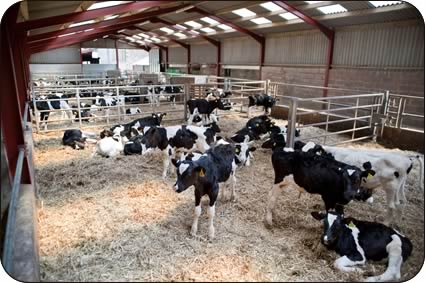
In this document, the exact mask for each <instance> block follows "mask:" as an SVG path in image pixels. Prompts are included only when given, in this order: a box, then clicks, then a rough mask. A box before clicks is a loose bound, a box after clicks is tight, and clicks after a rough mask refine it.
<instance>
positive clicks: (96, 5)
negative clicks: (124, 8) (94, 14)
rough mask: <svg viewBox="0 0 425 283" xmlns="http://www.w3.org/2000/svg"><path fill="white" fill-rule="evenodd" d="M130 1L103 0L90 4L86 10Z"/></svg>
mask: <svg viewBox="0 0 425 283" xmlns="http://www.w3.org/2000/svg"><path fill="white" fill-rule="evenodd" d="M128 2H131V1H103V2H97V3H94V4H92V5H91V6H90V7H89V8H88V9H87V10H94V9H99V8H106V7H111V6H116V5H120V4H124V3H128Z"/></svg>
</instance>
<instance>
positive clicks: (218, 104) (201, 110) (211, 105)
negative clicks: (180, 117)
mask: <svg viewBox="0 0 425 283" xmlns="http://www.w3.org/2000/svg"><path fill="white" fill-rule="evenodd" d="M186 104H187V107H188V110H189V114H190V116H189V119H188V121H187V123H188V124H189V125H191V124H192V123H193V120H194V117H195V116H197V115H200V116H201V117H202V121H203V123H204V124H209V123H211V122H215V123H218V120H217V117H215V115H213V114H211V113H212V112H213V111H214V110H215V109H216V108H218V109H221V110H229V109H230V108H229V107H227V106H226V105H225V104H224V103H223V101H222V99H220V98H219V99H215V100H211V101H208V100H206V99H190V100H189V101H187V102H186Z"/></svg>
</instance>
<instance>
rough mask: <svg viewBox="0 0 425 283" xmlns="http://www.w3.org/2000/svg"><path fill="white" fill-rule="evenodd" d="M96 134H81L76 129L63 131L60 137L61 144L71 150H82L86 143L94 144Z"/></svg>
mask: <svg viewBox="0 0 425 283" xmlns="http://www.w3.org/2000/svg"><path fill="white" fill-rule="evenodd" d="M95 135H96V134H94V133H89V132H81V131H80V130H78V129H71V130H65V132H64V133H63V137H62V144H63V145H69V146H70V147H72V148H73V149H84V148H85V146H86V144H87V143H96V142H97V140H96V139H94V137H95Z"/></svg>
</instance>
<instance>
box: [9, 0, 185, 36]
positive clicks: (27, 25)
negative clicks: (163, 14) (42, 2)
mask: <svg viewBox="0 0 425 283" xmlns="http://www.w3.org/2000/svg"><path fill="white" fill-rule="evenodd" d="M164 3H170V1H135V2H132V3H128V4H122V5H117V6H113V7H106V8H100V9H95V10H90V11H81V12H75V13H70V14H65V15H59V16H54V17H50V18H44V19H38V20H32V21H26V22H22V23H20V24H18V25H17V27H18V28H21V29H24V30H31V29H37V28H43V27H47V26H52V25H58V24H64V23H69V22H81V21H86V20H91V19H94V18H98V17H103V16H108V15H112V14H121V13H126V12H130V11H136V10H140V9H144V8H150V7H155V6H158V5H160V4H164ZM176 9H179V8H176Z"/></svg>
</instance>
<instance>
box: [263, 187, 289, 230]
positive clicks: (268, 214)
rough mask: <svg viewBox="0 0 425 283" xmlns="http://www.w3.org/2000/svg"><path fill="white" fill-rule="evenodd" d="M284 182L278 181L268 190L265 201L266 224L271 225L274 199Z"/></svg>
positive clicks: (280, 191) (281, 189)
mask: <svg viewBox="0 0 425 283" xmlns="http://www.w3.org/2000/svg"><path fill="white" fill-rule="evenodd" d="M284 186H285V184H284V183H282V182H280V183H277V184H274V185H273V187H272V189H271V190H270V192H269V197H268V201H267V208H266V218H265V221H266V225H268V226H271V225H272V224H273V214H272V211H273V208H274V206H275V205H276V199H277V197H278V196H279V195H280V194H281V193H282V192H283V188H284Z"/></svg>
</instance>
